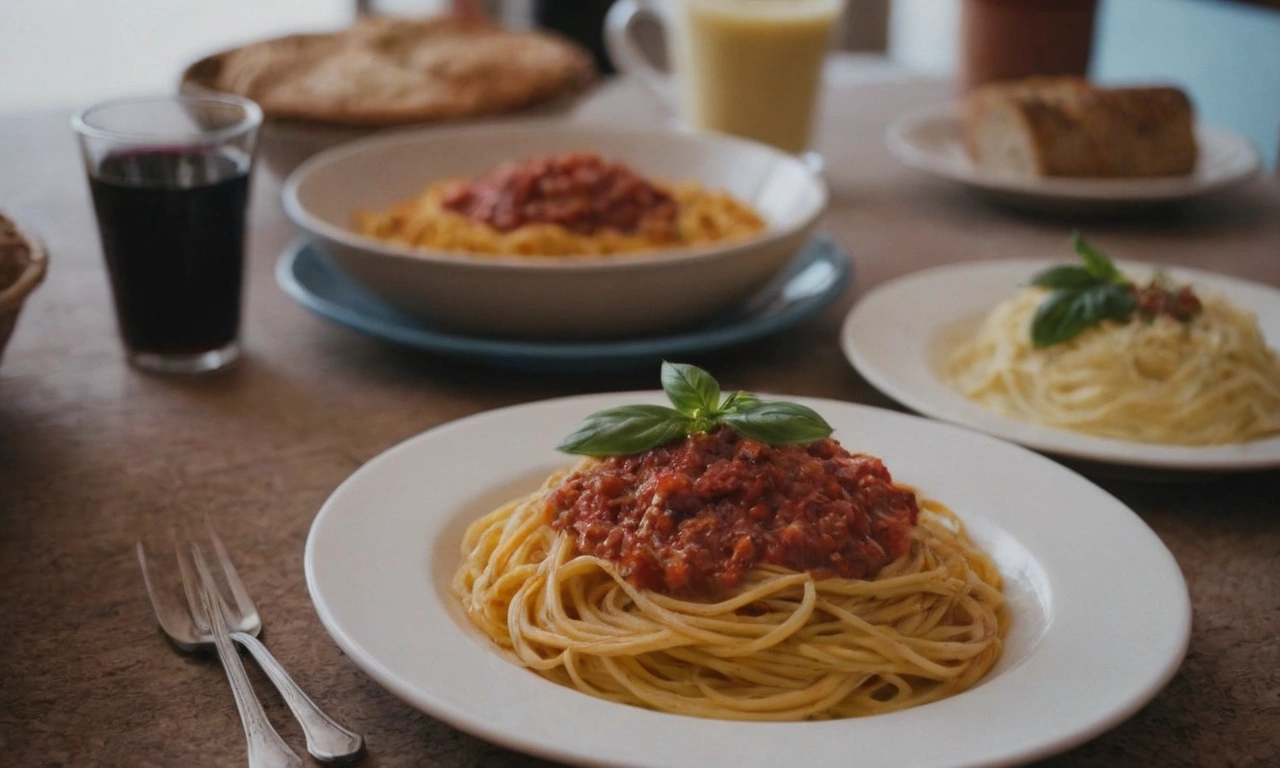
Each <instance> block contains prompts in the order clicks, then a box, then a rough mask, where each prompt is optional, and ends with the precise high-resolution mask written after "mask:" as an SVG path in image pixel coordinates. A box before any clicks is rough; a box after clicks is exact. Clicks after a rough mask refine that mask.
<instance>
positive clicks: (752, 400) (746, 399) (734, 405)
mask: <svg viewBox="0 0 1280 768" xmlns="http://www.w3.org/2000/svg"><path fill="white" fill-rule="evenodd" d="M758 402H760V398H758V397H756V396H755V395H753V394H751V393H750V392H734V393H732V394H731V395H729V396H728V397H726V398H725V399H724V402H723V403H721V404H720V413H722V414H724V413H733V412H734V411H741V410H742V409H744V408H750V407H751V406H753V405H755V404H756V403H758Z"/></svg>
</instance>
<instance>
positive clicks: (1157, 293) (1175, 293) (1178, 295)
mask: <svg viewBox="0 0 1280 768" xmlns="http://www.w3.org/2000/svg"><path fill="white" fill-rule="evenodd" d="M1133 291H1134V294H1135V295H1136V296H1137V298H1138V316H1139V317H1141V318H1142V319H1143V320H1154V319H1155V318H1157V317H1159V316H1160V315H1168V316H1169V317H1172V318H1173V319H1174V320H1179V321H1181V322H1184V323H1185V322H1187V321H1189V320H1191V319H1192V318H1194V317H1195V316H1196V315H1197V314H1199V312H1200V310H1201V309H1203V307H1202V305H1201V303H1200V298H1199V297H1198V296H1196V294H1195V291H1193V290H1191V287H1190V286H1184V287H1182V288H1170V287H1169V286H1167V285H1165V284H1164V283H1163V282H1161V281H1160V280H1152V281H1151V283H1150V284H1148V285H1147V286H1146V287H1144V288H1139V287H1137V286H1134V288H1133Z"/></svg>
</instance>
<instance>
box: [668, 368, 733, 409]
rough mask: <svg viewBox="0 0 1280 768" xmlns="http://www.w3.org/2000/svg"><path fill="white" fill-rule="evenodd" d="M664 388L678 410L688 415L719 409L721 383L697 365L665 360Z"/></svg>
mask: <svg viewBox="0 0 1280 768" xmlns="http://www.w3.org/2000/svg"><path fill="white" fill-rule="evenodd" d="M662 388H663V389H664V390H665V391H666V393H667V397H669V398H671V404H672V405H674V406H675V407H676V410H678V411H680V412H681V413H683V414H686V415H688V416H693V415H695V414H698V413H699V412H701V414H700V415H709V414H714V413H716V412H717V411H718V410H719V407H720V384H719V383H718V382H717V381H716V380H715V379H714V378H712V377H711V374H709V373H707V372H706V371H704V370H702V369H701V368H699V367H697V366H694V365H686V364H685V363H668V362H666V361H663V363H662Z"/></svg>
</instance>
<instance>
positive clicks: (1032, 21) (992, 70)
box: [958, 0, 1098, 92]
mask: <svg viewBox="0 0 1280 768" xmlns="http://www.w3.org/2000/svg"><path fill="white" fill-rule="evenodd" d="M1097 7H1098V3H1097V0H963V4H962V6H961V11H960V71H959V78H958V86H959V88H960V90H961V91H962V92H963V91H968V90H970V89H972V88H975V87H977V86H979V85H982V84H983V83H987V82H991V81H994V80H1014V79H1018V78H1023V77H1030V76H1032V75H1079V76H1084V75H1085V73H1086V72H1087V71H1088V69H1089V56H1090V54H1091V53H1092V52H1093V23H1094V17H1095V15H1096V12H1097Z"/></svg>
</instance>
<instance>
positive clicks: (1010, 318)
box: [841, 259, 1280, 471]
mask: <svg viewBox="0 0 1280 768" xmlns="http://www.w3.org/2000/svg"><path fill="white" fill-rule="evenodd" d="M1065 262H1066V259H1059V260H1055V261H1050V260H1040V259H1016V260H1003V261H983V262H971V263H966V264H957V265H951V266H946V267H940V268H936V269H930V270H925V271H923V272H918V273H915V274H912V275H908V276H905V277H902V278H899V279H897V280H893V281H891V282H889V283H886V284H884V285H881V286H880V287H878V288H877V289H875V290H874V291H872V292H870V293H869V294H867V295H866V296H865V297H863V298H862V300H861V301H860V302H859V303H858V304H857V305H856V306H855V308H854V310H853V311H852V312H851V313H850V314H849V317H848V318H847V319H846V321H845V324H844V328H843V331H842V334H841V346H842V347H843V349H844V352H845V355H846V356H847V357H848V358H849V360H850V362H851V363H853V365H854V366H855V367H856V368H857V369H858V371H859V372H860V373H862V375H863V376H864V377H866V379H867V380H868V381H869V382H870V383H871V384H872V385H873V386H875V387H876V388H878V389H880V390H881V391H882V392H884V393H885V394H887V395H889V396H890V397H892V398H894V399H895V400H897V401H898V402H900V403H902V404H903V405H906V406H908V407H909V408H912V409H914V410H916V411H918V412H920V413H923V414H925V415H928V416H932V417H934V418H939V419H944V420H946V421H951V422H954V423H957V424H961V425H964V426H967V427H971V428H973V429H978V430H980V431H983V432H986V433H988V434H991V435H995V436H997V437H1001V438H1004V439H1006V440H1011V441H1013V442H1016V443H1020V444H1022V445H1025V446H1028V447H1031V448H1035V449H1038V450H1042V451H1046V452H1049V453H1054V454H1058V455H1062V456H1069V457H1074V458H1079V459H1086V460H1091V461H1099V462H1104V463H1109V464H1119V465H1128V466H1136V467H1147V468H1153V469H1176V470H1205V471H1228V470H1232V471H1234V470H1249V469H1263V468H1269V467H1276V466H1280V361H1278V359H1277V351H1276V350H1277V345H1278V344H1280V291H1277V290H1275V289H1273V288H1269V287H1267V286H1263V285H1259V284H1256V283H1251V282H1249V281H1246V280H1241V279H1238V278H1232V277H1227V276H1224V275H1217V274H1213V273H1210V272H1205V271H1201V270H1195V269H1186V268H1171V269H1165V268H1162V267H1160V266H1158V265H1154V264H1143V263H1137V262H1126V263H1121V264H1119V270H1120V273H1121V274H1122V275H1123V276H1124V278H1128V279H1131V280H1132V282H1133V283H1134V284H1135V285H1136V286H1137V287H1136V289H1135V290H1134V294H1135V295H1136V296H1139V297H1141V296H1142V295H1143V291H1147V290H1153V289H1151V288H1149V286H1150V285H1153V284H1155V283H1151V282H1149V281H1152V280H1156V281H1157V282H1158V284H1159V285H1161V286H1166V285H1167V286H1169V289H1168V290H1167V291H1165V290H1164V289H1163V288H1161V289H1160V291H1159V293H1160V296H1159V298H1160V299H1161V300H1162V301H1163V300H1165V299H1166V298H1167V300H1168V301H1169V302H1170V307H1172V302H1174V300H1175V298H1176V296H1177V293H1178V291H1179V290H1181V289H1182V288H1183V287H1188V288H1189V289H1190V290H1191V291H1194V294H1195V296H1196V297H1197V298H1196V299H1195V300H1194V302H1195V304H1194V313H1195V318H1194V319H1193V320H1189V319H1188V318H1185V317H1184V318H1182V319H1181V320H1175V319H1174V318H1173V317H1172V316H1168V317H1163V316H1159V312H1157V316H1156V317H1155V318H1154V320H1152V318H1151V317H1150V316H1143V317H1142V318H1139V317H1138V313H1139V312H1141V311H1145V310H1146V307H1145V305H1144V306H1143V308H1142V309H1141V310H1135V314H1134V319H1133V320H1132V321H1122V322H1110V321H1108V322H1106V323H1103V324H1101V326H1100V327H1098V328H1091V329H1089V330H1087V331H1084V332H1079V335H1078V336H1077V337H1075V338H1073V339H1071V340H1070V341H1069V342H1067V343H1063V344H1057V343H1052V342H1051V341H1050V340H1048V339H1045V338H1041V339H1039V340H1033V339H1032V338H1031V330H1030V327H1029V326H1030V325H1031V323H1032V321H1033V318H1034V317H1035V316H1036V313H1037V310H1038V309H1039V307H1040V305H1041V304H1042V303H1044V302H1045V301H1046V300H1047V299H1048V298H1049V295H1050V291H1049V290H1047V289H1044V288H1036V287H1032V286H1031V282H1032V280H1033V279H1034V278H1035V277H1036V276H1037V275H1040V274H1043V273H1044V272H1045V270H1047V269H1049V268H1050V267H1060V266H1062V265H1064V263H1065ZM1117 279H1122V278H1117ZM1174 311H1178V310H1174V309H1169V310H1166V312H1174ZM1058 319H1060V320H1061V319H1063V313H1059V318H1058ZM1067 322H1068V323H1069V322H1070V319H1069V318H1067ZM1206 361H1208V362H1206Z"/></svg>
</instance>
